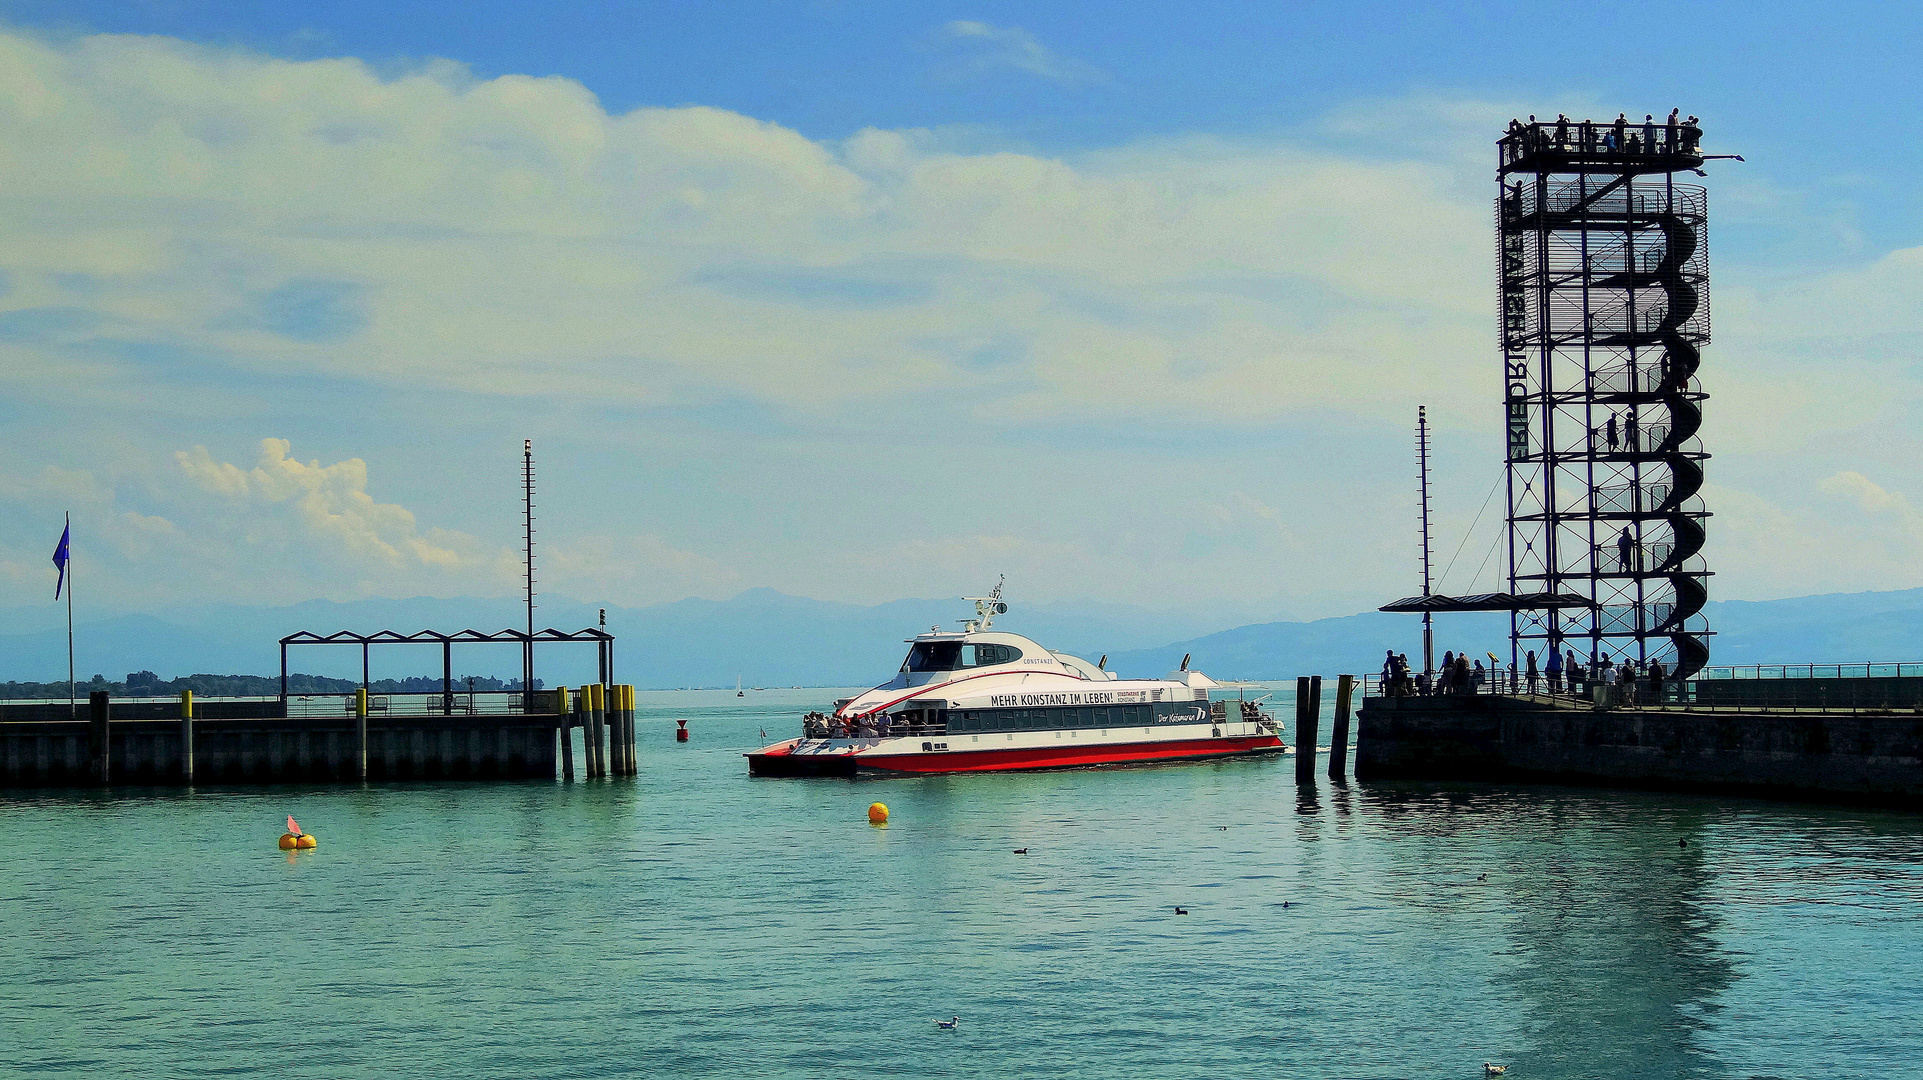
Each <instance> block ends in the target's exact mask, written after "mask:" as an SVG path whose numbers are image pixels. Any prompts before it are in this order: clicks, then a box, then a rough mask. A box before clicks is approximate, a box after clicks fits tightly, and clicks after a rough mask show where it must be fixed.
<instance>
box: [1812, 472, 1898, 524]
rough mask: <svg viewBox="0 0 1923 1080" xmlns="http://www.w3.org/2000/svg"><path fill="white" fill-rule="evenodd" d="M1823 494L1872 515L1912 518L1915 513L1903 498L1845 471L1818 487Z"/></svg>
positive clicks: (1866, 478)
mask: <svg viewBox="0 0 1923 1080" xmlns="http://www.w3.org/2000/svg"><path fill="white" fill-rule="evenodd" d="M1818 487H1820V488H1821V489H1822V490H1823V491H1824V492H1826V493H1828V494H1831V495H1836V496H1840V497H1842V498H1845V499H1848V500H1849V501H1851V502H1853V503H1855V504H1856V505H1858V506H1860V507H1862V508H1863V509H1864V510H1866V511H1868V512H1869V513H1872V514H1884V513H1894V514H1896V515H1897V516H1899V517H1903V518H1914V516H1915V513H1916V511H1915V510H1913V509H1911V507H1910V502H1909V500H1908V499H1906V498H1904V497H1903V496H1901V495H1899V494H1897V493H1895V492H1892V491H1887V490H1885V489H1884V488H1883V487H1881V486H1880V485H1878V484H1877V483H1876V482H1875V481H1873V480H1871V479H1870V478H1869V477H1867V476H1864V475H1863V474H1862V473H1860V472H1856V471H1854V470H1849V469H1846V470H1844V471H1842V472H1840V473H1837V474H1836V475H1835V476H1831V477H1828V478H1826V479H1825V480H1823V482H1822V483H1821V484H1819V485H1818Z"/></svg>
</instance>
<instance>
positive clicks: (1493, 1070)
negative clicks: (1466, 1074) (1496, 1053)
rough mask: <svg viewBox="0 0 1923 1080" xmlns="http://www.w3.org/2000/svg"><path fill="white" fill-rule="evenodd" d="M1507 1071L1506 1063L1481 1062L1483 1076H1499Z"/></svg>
mask: <svg viewBox="0 0 1923 1080" xmlns="http://www.w3.org/2000/svg"><path fill="white" fill-rule="evenodd" d="M1508 1071H1509V1066H1507V1065H1496V1064H1492V1063H1490V1062H1487V1061H1485V1062H1483V1063H1482V1072H1483V1075H1485V1076H1501V1075H1502V1074H1503V1073H1506V1072H1508Z"/></svg>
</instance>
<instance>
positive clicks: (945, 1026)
mask: <svg viewBox="0 0 1923 1080" xmlns="http://www.w3.org/2000/svg"><path fill="white" fill-rule="evenodd" d="M960 1023H961V1017H959V1016H953V1017H950V1018H948V1019H946V1020H937V1021H935V1026H936V1027H938V1028H940V1029H942V1030H943V1031H953V1030H955V1026H956V1025H957V1024H960Z"/></svg>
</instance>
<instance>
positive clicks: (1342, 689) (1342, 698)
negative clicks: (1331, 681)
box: [1329, 675, 1355, 780]
mask: <svg viewBox="0 0 1923 1080" xmlns="http://www.w3.org/2000/svg"><path fill="white" fill-rule="evenodd" d="M1354 699H1355V676H1354V675H1338V676H1336V678H1335V728H1334V730H1332V731H1330V732H1329V779H1331V780H1343V779H1346V778H1347V777H1348V775H1349V705H1350V703H1351V702H1352V701H1354Z"/></svg>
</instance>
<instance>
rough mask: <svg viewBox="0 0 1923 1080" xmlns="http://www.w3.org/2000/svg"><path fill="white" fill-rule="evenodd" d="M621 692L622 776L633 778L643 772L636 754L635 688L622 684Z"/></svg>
mask: <svg viewBox="0 0 1923 1080" xmlns="http://www.w3.org/2000/svg"><path fill="white" fill-rule="evenodd" d="M620 691H621V775H623V776H633V775H634V774H636V773H638V772H640V771H641V763H640V762H639V761H638V760H636V757H635V752H634V687H632V686H629V685H628V684H627V683H622V684H621V686H620Z"/></svg>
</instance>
